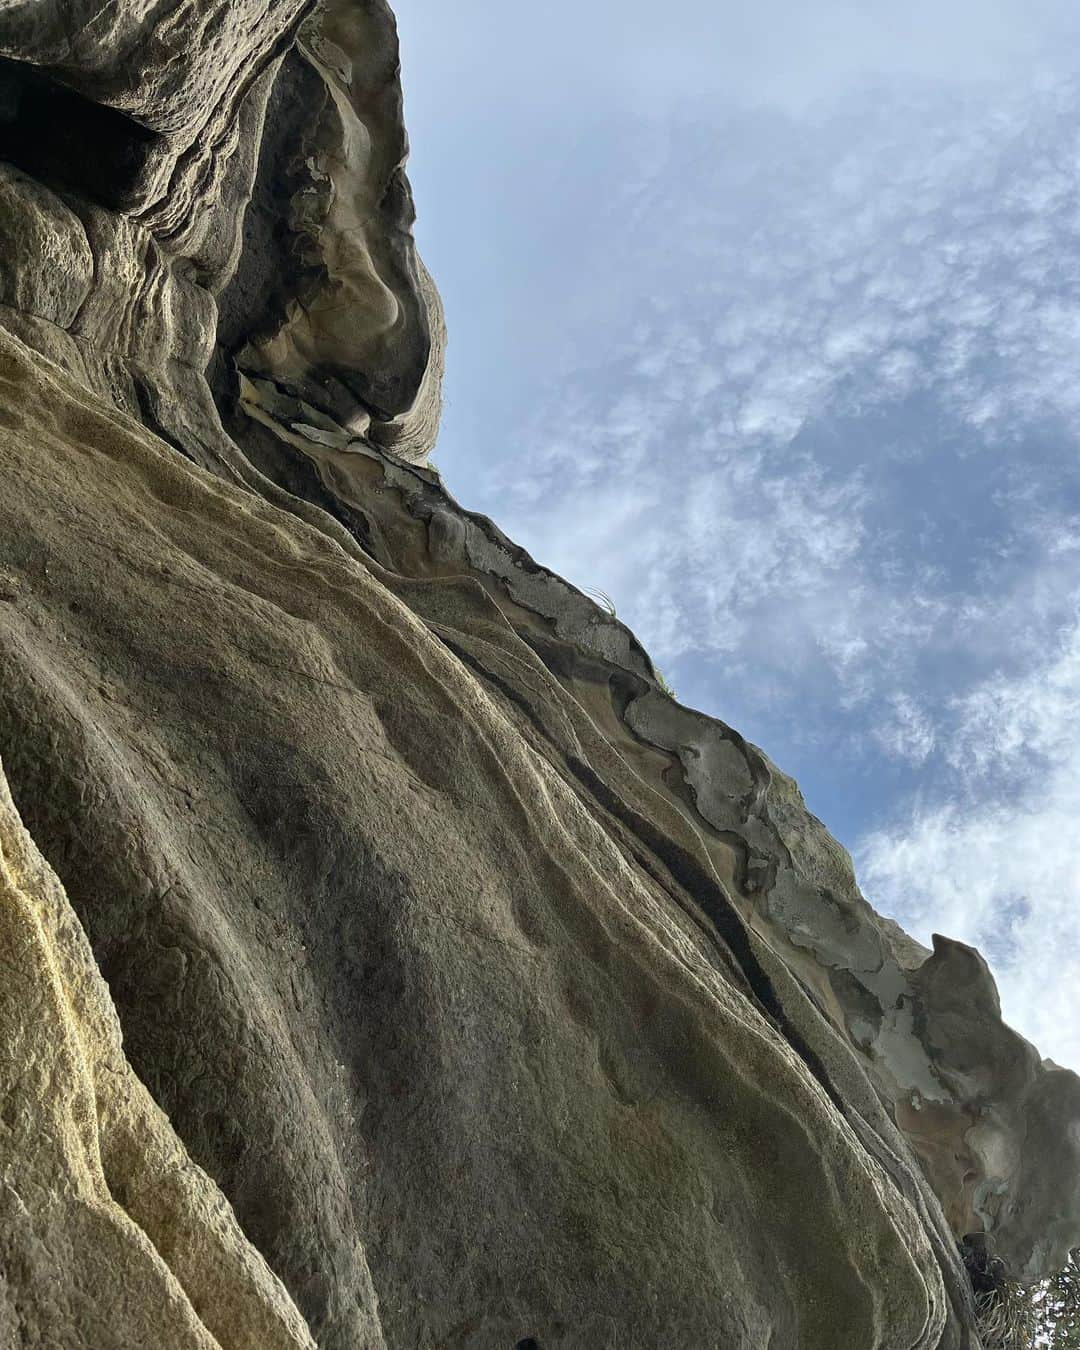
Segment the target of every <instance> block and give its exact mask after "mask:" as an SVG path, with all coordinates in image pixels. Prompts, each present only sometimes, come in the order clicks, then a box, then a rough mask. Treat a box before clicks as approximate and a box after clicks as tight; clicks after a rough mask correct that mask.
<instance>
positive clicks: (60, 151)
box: [0, 57, 161, 210]
mask: <svg viewBox="0 0 1080 1350" xmlns="http://www.w3.org/2000/svg"><path fill="white" fill-rule="evenodd" d="M160 140H161V137H160V136H159V135H158V133H157V132H155V131H151V130H150V128H149V127H145V126H143V125H142V124H141V123H140V122H136V121H135V120H134V118H131V117H128V116H127V115H126V114H125V113H122V112H119V111H118V110H117V109H116V108H110V107H107V106H105V105H104V104H101V103H95V102H94V100H93V99H90V98H87V97H86V96H85V95H84V94H80V93H79V92H78V91H77V90H75V89H72V88H69V86H67V85H65V84H62V83H61V82H60V81H59V80H56V79H54V78H53V77H52V76H50V75H49V74H47V73H46V72H45V71H43V70H41V69H39V68H38V67H37V66H33V65H31V64H30V63H29V62H26V61H12V60H10V59H8V58H7V57H0V159H5V160H7V161H8V162H9V163H11V164H14V165H15V166H16V168H19V169H22V170H23V172H24V173H28V174H30V175H31V176H32V177H34V178H39V179H41V181H42V182H44V183H48V184H49V185H50V186H55V187H59V188H69V189H72V190H74V191H76V192H79V193H81V194H82V195H83V196H85V197H88V198H89V199H90V200H91V201H94V202H97V203H98V204H99V205H101V206H107V207H109V208H111V209H113V210H123V209H124V208H126V207H130V206H132V205H134V204H135V200H136V197H137V189H138V187H139V184H140V182H141V180H142V178H143V175H144V172H145V169H146V166H147V163H148V161H149V159H150V157H151V155H152V153H153V150H154V147H155V146H156V145H158V144H159V142H160Z"/></svg>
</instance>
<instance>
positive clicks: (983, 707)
mask: <svg viewBox="0 0 1080 1350" xmlns="http://www.w3.org/2000/svg"><path fill="white" fill-rule="evenodd" d="M955 712H956V715H957V722H956V727H955V730H954V734H953V735H952V737H951V742H950V745H951V748H950V753H949V770H950V771H949V772H948V773H946V774H943V775H942V776H941V777H940V778H939V779H938V781H937V782H936V783H934V784H933V786H932V788H931V789H930V790H928V791H925V792H924V793H923V794H922V796H921V798H920V799H917V800H916V801H915V802H914V803H912V804H911V806H910V807H909V808H908V809H907V810H906V811H904V812H898V813H897V816H896V818H895V819H894V820H893V822H892V823H891V824H890V825H889V826H887V827H885V828H883V829H880V830H877V831H874V832H872V833H870V834H869V835H867V837H866V838H864V839H863V840H862V842H861V844H860V845H859V847H858V849H857V851H856V863H857V867H858V871H859V875H860V878H861V881H862V885H863V888H864V890H865V891H866V893H867V895H868V896H869V898H870V899H871V901H872V902H873V903H874V904H875V905H876V906H877V907H878V908H881V909H883V910H884V911H885V912H887V913H891V914H893V915H894V916H895V917H896V918H897V919H899V921H900V922H901V923H903V924H904V925H905V926H907V927H909V928H910V929H911V930H912V931H913V932H914V934H915V936H916V937H919V938H921V939H922V940H923V941H928V939H929V936H930V933H931V931H939V932H943V933H946V934H947V935H948V936H950V937H954V938H959V939H960V940H962V941H965V942H969V943H972V944H974V945H976V946H978V947H980V948H981V949H982V950H983V951H984V952H986V953H987V954H988V955H989V957H990V958H991V960H992V962H993V964H994V967H995V974H996V976H997V980H998V984H999V987H1000V990H1001V995H1002V1007H1003V1010H1004V1013H1005V1016H1006V1019H1007V1020H1009V1021H1011V1022H1013V1023H1014V1025H1016V1026H1017V1027H1018V1029H1019V1030H1021V1031H1022V1032H1023V1034H1024V1035H1026V1036H1027V1037H1028V1038H1029V1039H1030V1040H1032V1041H1034V1042H1035V1043H1036V1044H1037V1045H1038V1046H1039V1047H1040V1049H1041V1050H1042V1051H1043V1053H1044V1054H1048V1055H1050V1056H1051V1057H1052V1058H1054V1059H1056V1060H1057V1061H1058V1062H1059V1063H1063V1064H1067V1065H1069V1066H1070V1067H1077V1066H1080V1021H1078V1019H1077V1017H1076V1006H1075V991H1076V989H1077V987H1080V845H1078V842H1077V829H1076V822H1077V820H1078V819H1080V736H1078V734H1077V733H1078V731H1080V624H1076V623H1074V625H1073V626H1072V627H1071V628H1070V629H1069V630H1068V631H1067V632H1066V633H1065V634H1064V635H1063V636H1062V637H1061V639H1060V641H1059V643H1058V644H1057V646H1056V648H1055V649H1054V650H1051V651H1048V652H1047V653H1046V659H1045V660H1044V661H1042V662H1038V663H1035V664H1034V665H1032V667H1031V668H1030V669H1029V670H1027V671H1025V672H1024V673H1023V674H1022V675H1020V676H1017V677H1015V678H1011V679H1006V678H1002V677H1000V676H994V677H991V678H988V679H987V680H985V681H983V682H981V683H980V684H978V685H976V686H975V687H974V688H973V689H971V690H970V691H969V692H968V693H966V694H965V695H964V696H963V697H962V698H961V699H959V700H958V701H957V703H956V707H955Z"/></svg>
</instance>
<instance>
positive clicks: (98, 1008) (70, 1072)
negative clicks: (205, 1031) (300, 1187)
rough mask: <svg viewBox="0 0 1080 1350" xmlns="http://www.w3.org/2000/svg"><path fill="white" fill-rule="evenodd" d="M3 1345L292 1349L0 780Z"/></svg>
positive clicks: (294, 1329)
mask: <svg viewBox="0 0 1080 1350" xmlns="http://www.w3.org/2000/svg"><path fill="white" fill-rule="evenodd" d="M0 1272H2V1274H0V1346H3V1347H4V1350H9V1348H13V1347H16V1346H17V1347H26V1350H30V1348H31V1347H41V1348H42V1350H45V1347H49V1350H61V1347H65V1348H66V1347H71V1348H72V1350H76V1348H78V1350H83V1347H85V1350H109V1348H110V1347H116V1350H129V1347H132V1346H136V1345H145V1346H155V1347H158V1346H160V1347H166V1346H168V1347H176V1350H181V1348H182V1347H184V1348H186V1347H193V1348H194V1347H198V1350H212V1347H221V1348H222V1350H227V1348H229V1350H297V1348H298V1347H310V1346H313V1345H314V1342H313V1341H312V1339H311V1336H310V1334H309V1333H308V1331H307V1328H306V1326H305V1325H304V1322H303V1319H302V1318H301V1316H300V1314H299V1313H298V1312H297V1310H296V1308H295V1307H294V1306H293V1303H292V1301H291V1299H290V1298H289V1296H288V1294H287V1293H286V1292H285V1290H284V1288H283V1287H282V1285H281V1283H280V1282H279V1281H278V1280H277V1279H276V1277H275V1276H274V1275H272V1274H271V1272H270V1271H269V1269H268V1268H267V1266H266V1263H265V1262H264V1261H263V1259H262V1257H260V1256H259V1254H258V1253H257V1252H256V1251H255V1249H254V1248H253V1247H252V1246H251V1245H250V1243H249V1242H248V1241H247V1239H246V1238H245V1237H244V1234H243V1233H242V1232H241V1231H240V1228H239V1226H238V1224H237V1223H236V1219H235V1217H234V1216H233V1213H232V1210H231V1209H230V1207H229V1205H228V1204H227V1202H226V1201H225V1199H224V1198H223V1196H222V1195H221V1193H220V1191H219V1190H218V1189H217V1187H216V1186H215V1185H214V1183H213V1182H212V1181H211V1180H210V1178H209V1177H208V1176H207V1175H206V1174H205V1173H204V1172H203V1171H202V1170H201V1169H200V1168H198V1167H196V1166H195V1164H194V1163H193V1162H192V1161H191V1159H190V1158H189V1157H188V1155H187V1153H186V1152H185V1150H184V1148H183V1145H182V1144H181V1143H180V1142H179V1140H178V1139H177V1138H176V1136H175V1134H174V1133H173V1131H172V1129H171V1127H170V1126H169V1122H168V1120H167V1119H166V1117H165V1115H164V1114H163V1113H162V1112H161V1111H160V1110H159V1109H158V1107H157V1106H155V1105H154V1103H153V1101H152V1100H151V1098H150V1096H149V1094H148V1093H147V1091H146V1089H145V1088H144V1087H143V1086H142V1084H141V1083H140V1082H139V1080H138V1079H137V1078H136V1077H135V1075H134V1074H133V1073H132V1071H131V1069H130V1067H129V1066H128V1064H127V1061H126V1060H125V1058H124V1053H123V1049H122V1046H121V1039H120V1027H119V1023H118V1022H117V1019H116V1014H115V1011H114V1010H113V1006H112V1001H111V999H110V998H109V993H108V990H107V988H106V986H105V983H104V981H103V980H102V978H101V976H100V975H99V973H98V970H97V966H96V964H95V962H94V958H93V954H92V952H91V950H90V944H89V943H88V942H87V940H86V935H85V934H84V932H83V930H82V928H81V926H80V925H79V922H78V920H77V918H76V917H75V915H74V913H73V911H72V909H71V906H70V905H69V904H68V900H67V897H66V896H65V894H64V892H63V888H62V887H61V885H60V883H59V882H58V880H57V878H56V876H55V874H54V873H53V872H52V870H51V869H50V868H49V866H48V865H47V863H46V862H45V861H44V859H43V858H42V857H41V855H40V853H39V852H38V851H37V849H36V848H35V847H34V844H33V841H32V840H31V839H30V836H29V835H28V834H27V832H26V830H25V829H24V828H23V825H22V822H21V821H20V820H19V817H18V815H17V813H16V811H15V807H14V804H13V803H12V800H11V795H10V793H9V791H8V785H7V779H6V778H5V777H4V775H3V771H2V769H0Z"/></svg>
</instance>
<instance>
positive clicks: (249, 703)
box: [0, 0, 1080, 1350]
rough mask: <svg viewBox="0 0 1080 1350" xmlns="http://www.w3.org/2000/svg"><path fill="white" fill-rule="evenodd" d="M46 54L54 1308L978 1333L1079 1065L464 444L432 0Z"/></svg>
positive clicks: (42, 1113)
mask: <svg viewBox="0 0 1080 1350" xmlns="http://www.w3.org/2000/svg"><path fill="white" fill-rule="evenodd" d="M0 54H2V55H3V57H4V60H3V62H2V63H0V157H2V160H3V162H0V473H2V479H0V481H2V484H3V486H2V490H0V645H2V646H0V651H2V655H0V762H2V765H3V777H2V778H0V787H2V791H0V972H2V973H0V1032H2V1035H0V1047H2V1049H0V1073H2V1083H0V1178H2V1183H0V1346H5V1347H6V1346H7V1345H9V1344H10V1345H12V1346H35V1347H37V1346H41V1347H46V1346H48V1347H54V1346H62V1347H80V1348H85V1350H100V1348H102V1347H117V1350H119V1347H129V1346H132V1345H136V1344H145V1345H154V1346H170V1347H171V1346H189V1345H190V1346H205V1347H209V1346H221V1347H252V1350H256V1347H275V1346H279V1345H280V1346H310V1345H312V1344H315V1345H318V1346H320V1347H325V1348H326V1350H344V1348H345V1347H373V1348H374V1347H386V1348H387V1350H412V1347H424V1348H430V1350H434V1348H435V1347H459V1346H460V1347H476V1348H477V1350H481V1348H483V1350H487V1347H506V1350H513V1347H515V1346H528V1345H532V1344H535V1345H536V1346H539V1347H543V1350H551V1348H552V1347H557V1346H564V1347H578V1346H580V1347H599V1346H604V1347H619V1348H620V1350H622V1348H623V1347H639V1348H640V1350H647V1348H650V1347H705V1346H715V1347H721V1348H723V1350H729V1348H731V1350H758V1348H759V1347H765V1346H770V1347H772V1350H840V1348H843V1350H961V1348H964V1350H977V1347H978V1340H977V1337H976V1334H975V1332H974V1322H973V1313H972V1306H971V1297H970V1289H969V1286H968V1284H967V1282H966V1277H965V1275H964V1272H963V1270H962V1268H961V1266H960V1264H959V1261H958V1257H957V1254H956V1246H955V1242H956V1238H957V1237H959V1236H961V1235H963V1234H966V1233H973V1232H980V1233H981V1232H986V1233H989V1234H990V1235H991V1238H992V1241H993V1242H994V1244H995V1246H996V1250H997V1251H998V1252H999V1253H1000V1254H1001V1255H1002V1256H1003V1257H1004V1258H1005V1259H1006V1260H1007V1261H1008V1262H1009V1264H1010V1266H1011V1267H1012V1269H1013V1270H1014V1271H1015V1272H1016V1273H1017V1274H1018V1275H1020V1276H1022V1277H1024V1278H1028V1279H1030V1278H1034V1277H1036V1276H1038V1275H1039V1274H1041V1273H1043V1272H1045V1271H1047V1270H1050V1269H1052V1268H1053V1267H1054V1266H1055V1265H1059V1264H1061V1262H1062V1260H1063V1258H1064V1255H1065V1252H1066V1251H1067V1249H1068V1248H1069V1247H1070V1246H1071V1245H1075V1244H1076V1243H1077V1242H1078V1241H1080V1191H1078V1184H1077V1180H1076V1178H1077V1172H1078V1167H1077V1163H1078V1161H1080V1159H1078V1156H1077V1155H1078V1152H1080V1143H1078V1140H1080V1130H1078V1129H1077V1123H1078V1122H1080V1080H1078V1079H1077V1078H1076V1077H1075V1075H1073V1074H1072V1073H1070V1072H1067V1071H1065V1070H1062V1069H1058V1068H1057V1067H1056V1066H1054V1065H1052V1064H1050V1063H1049V1062H1048V1061H1042V1060H1040V1057H1039V1055H1038V1053H1037V1052H1036V1051H1035V1049H1034V1048H1033V1047H1032V1046H1030V1045H1029V1044H1028V1043H1027V1042H1025V1041H1024V1040H1022V1039H1021V1038H1020V1037H1019V1036H1017V1035H1016V1034H1015V1033H1014V1032H1012V1031H1011V1030H1010V1029H1009V1028H1008V1027H1006V1026H1005V1025H1004V1024H1003V1023H1002V1021H1001V1017H1000V1010H999V1007H998V1002H997V996H996V992H995V989H994V985H993V980H992V978H991V976H990V973H989V971H988V969H987V967H986V964H985V962H983V960H982V958H981V957H980V956H979V955H978V953H976V952H974V951H973V950H972V949H970V948H968V947H965V946H962V945H961V944H958V943H955V942H950V941H948V940H947V939H945V938H939V939H937V940H936V941H935V948H934V951H933V952H932V953H931V952H927V951H926V950H925V949H923V948H921V947H920V946H918V944H916V943H914V942H913V941H911V940H910V939H909V938H907V937H906V936H905V935H904V934H903V933H901V932H900V931H899V929H897V928H896V927H895V925H893V924H892V923H891V922H890V921H888V920H885V919H883V918H881V917H880V916H878V915H877V914H875V913H874V911H873V910H872V909H871V908H870V907H869V905H867V903H866V902H865V901H864V900H863V899H862V897H861V896H860V895H859V892H858V890H857V889H856V886H855V882H854V878H853V876H852V872H851V866H850V861H849V859H848V858H847V855H846V854H845V853H844V851H843V850H842V849H841V848H840V846H839V845H837V844H836V843H835V841H833V840H832V839H831V838H830V837H829V836H828V834H827V833H826V831H825V829H824V827H823V826H822V825H821V824H820V823H819V822H818V821H817V820H816V819H814V817H812V816H811V815H809V813H808V812H807V811H806V808H805V806H804V804H803V802H802V799H801V797H800V796H799V793H798V790H797V789H796V787H795V785H794V784H793V783H792V782H791V780H790V779H788V778H786V777H785V776H784V775H783V774H782V773H781V772H780V771H779V770H777V769H776V767H775V766H774V765H772V764H771V763H770V761H769V760H768V759H767V758H766V757H765V756H764V755H763V754H762V752H761V751H759V750H757V749H756V748H755V747H753V746H751V745H748V744H747V743H746V742H745V741H744V740H743V739H742V738H741V737H740V736H739V735H738V734H737V733H736V732H735V731H733V730H732V729H731V728H729V727H727V726H725V725H723V724H722V723H719V722H717V721H714V720H712V719H709V718H707V717H705V716H703V715H702V714H699V713H696V712H693V711H692V710H689V709H686V708H683V707H682V706H681V705H679V704H678V703H676V702H674V701H673V700H672V699H671V698H669V697H668V696H667V695H666V694H665V693H664V692H663V691H662V689H661V688H660V687H659V684H658V681H657V679H656V675H655V672H654V670H653V667H652V665H651V663H650V661H649V658H648V656H647V655H646V654H645V653H644V652H643V651H642V649H641V648H640V647H639V645H638V644H637V642H636V641H635V639H634V637H633V635H632V634H631V633H629V632H628V631H627V630H626V629H625V628H624V627H623V626H622V625H621V624H619V623H618V622H617V621H616V620H615V619H614V618H612V617H611V616H609V615H607V614H606V613H604V612H602V611H600V610H598V609H597V607H596V606H595V605H593V604H592V602H591V601H590V600H588V599H587V598H586V597H585V596H583V595H582V594H581V593H580V592H578V591H576V590H575V589H574V588H573V587H572V586H569V585H568V584H567V583H565V582H563V581H562V580H560V579H559V578H558V577H556V576H554V575H553V574H551V573H549V572H547V571H545V570H544V569H543V568H542V567H541V566H539V565H538V564H536V563H535V562H534V561H533V560H532V559H530V558H529V557H528V556H527V555H526V554H524V553H523V552H522V551H521V550H520V549H518V548H517V547H515V546H514V545H513V544H512V543H511V542H510V541H509V540H507V539H506V538H505V537H504V536H503V535H502V534H501V533H500V532H499V531H498V529H497V528H496V527H495V526H494V525H492V524H491V522H489V521H488V520H486V519H484V518H482V517H478V516H475V515H472V514H470V513H469V512H467V511H465V510H463V509H462V508H461V507H459V506H458V505H457V504H456V503H455V502H454V501H453V500H452V499H451V498H450V497H449V496H448V495H447V493H446V492H445V490H444V489H443V488H442V486H441V483H440V480H439V477H438V475H437V474H435V473H434V472H433V471H431V470H430V469H427V468H425V467H424V459H425V456H426V454H427V452H428V450H429V449H430V447H431V444H432V441H433V438H434V435H435V429H436V424H437V419H438V403H439V392H438V391H439V379H440V373H441V350H442V341H443V330H442V319H441V314H440V310H439V305H438V299H437V296H436V294H435V291H434V288H433V287H432V285H431V282H430V280H429V278H428V276H427V274H426V272H425V271H424V269H423V266H422V264H421V262H420V260H419V259H418V258H417V256H416V253H415V250H414V248H413V244H412V240H411V235H410V226H411V221H412V208H411V198H410V194H409V188H408V183H407V181H406V179H405V176H404V173H403V171H402V163H403V160H404V156H405V150H406V140H405V133H404V129H403V124H402V119H401V95H400V89H399V85H398V78H397V48H396V39H395V34H394V27H393V20H392V17H391V15H390V13H389V11H388V10H387V8H386V7H385V5H383V4H382V3H381V0H326V2H325V3H323V4H321V5H315V6H313V5H308V4H301V3H299V0H270V2H269V3H266V0H260V3H258V4H256V3H254V0H173V2H170V3H167V4H161V5H156V6H153V7H149V8H148V7H146V6H144V5H138V4H136V3H134V0H108V3H105V4H104V5H102V4H101V3H100V0H95V3H93V4H90V3H84V0H64V3H60V0H33V2H32V3H31V2H30V0H26V2H25V3H11V2H10V0H7V2H6V3H0ZM927 866H928V867H929V866H932V860H931V859H928V860H927Z"/></svg>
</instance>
